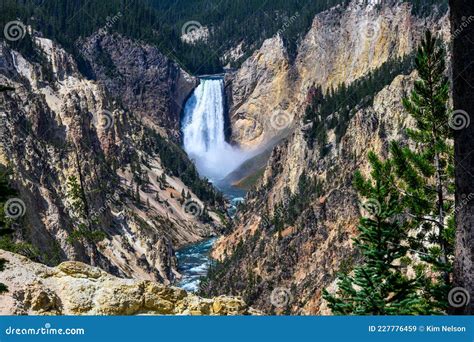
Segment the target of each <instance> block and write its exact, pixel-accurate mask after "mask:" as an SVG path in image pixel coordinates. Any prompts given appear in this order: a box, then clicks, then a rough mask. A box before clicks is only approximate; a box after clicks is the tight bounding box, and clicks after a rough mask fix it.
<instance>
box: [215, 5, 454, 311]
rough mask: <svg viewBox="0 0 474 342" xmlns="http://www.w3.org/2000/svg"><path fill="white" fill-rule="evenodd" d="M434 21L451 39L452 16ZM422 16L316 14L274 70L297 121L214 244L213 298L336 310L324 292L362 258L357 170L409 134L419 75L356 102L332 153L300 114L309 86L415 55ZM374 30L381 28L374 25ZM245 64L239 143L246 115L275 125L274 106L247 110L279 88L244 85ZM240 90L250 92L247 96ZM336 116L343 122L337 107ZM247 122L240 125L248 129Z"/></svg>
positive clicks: (341, 10) (331, 136)
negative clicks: (405, 101) (411, 94)
mask: <svg viewBox="0 0 474 342" xmlns="http://www.w3.org/2000/svg"><path fill="white" fill-rule="evenodd" d="M394 4H395V3H394ZM434 18H435V15H433V17H431V18H428V19H427V21H426V22H427V23H428V25H429V26H431V27H432V28H434V29H435V30H436V31H438V32H442V33H443V34H446V36H448V32H449V30H448V26H447V20H446V16H444V17H443V18H441V19H440V20H439V21H438V20H434ZM424 22H425V20H424V19H420V18H416V17H414V16H412V14H411V9H410V6H409V5H407V4H400V3H398V2H397V4H396V5H392V6H381V7H371V6H368V7H367V6H364V7H359V6H357V5H356V2H353V3H352V4H351V5H349V6H348V7H342V6H339V7H336V8H334V9H332V10H329V11H327V12H324V13H322V14H320V15H318V16H316V18H315V20H314V22H313V27H312V28H311V30H310V32H309V33H308V34H307V35H306V37H305V39H304V40H303V41H302V43H301V45H300V47H299V50H298V55H297V57H296V59H295V62H294V65H291V66H290V67H289V68H287V67H285V68H281V69H279V70H280V74H279V75H277V76H275V78H276V79H285V80H291V86H289V88H287V89H286V90H285V91H286V93H287V94H286V95H285V96H284V97H286V98H287V99H291V100H289V101H290V103H291V104H290V105H289V106H288V107H286V108H287V110H288V111H287V112H284V113H287V114H286V115H287V117H288V118H290V119H291V120H293V121H292V124H291V125H292V129H291V130H290V131H289V134H288V136H287V137H286V138H285V139H284V140H283V141H282V142H281V143H280V144H279V145H278V146H276V147H275V148H274V149H273V152H272V155H271V157H270V159H269V161H268V163H267V166H266V168H265V171H264V175H263V177H262V179H261V181H260V182H259V183H258V184H257V186H256V187H255V188H254V189H253V190H251V191H250V192H249V194H248V196H247V198H246V204H245V206H244V208H243V210H242V211H241V212H240V213H239V214H238V216H237V224H236V227H235V230H234V231H233V232H232V233H231V234H229V235H228V236H225V237H222V238H220V239H219V240H218V242H217V243H216V245H215V246H214V249H213V257H215V258H216V259H217V260H219V263H218V266H217V267H216V270H215V271H214V272H213V273H212V274H211V282H210V285H209V289H208V292H209V293H210V294H213V295H215V294H219V293H227V294H234V295H235V294H239V295H243V296H244V298H245V299H246V300H247V301H249V303H251V304H252V305H255V306H256V307H258V308H260V309H262V310H263V311H265V312H266V313H280V314H281V313H286V314H288V313H292V314H327V313H329V312H328V310H327V308H326V306H325V303H324V302H323V300H322V290H323V289H324V288H331V287H333V286H334V280H335V279H336V272H337V271H338V270H341V269H343V270H350V269H351V268H352V265H353V264H354V263H355V262H357V258H358V256H357V254H356V253H355V252H354V250H353V247H352V238H353V237H354V234H355V232H356V225H357V222H358V217H359V215H360V206H361V201H360V199H359V198H358V196H357V194H356V193H355V192H354V190H353V189H352V186H351V183H352V176H353V174H354V172H355V171H356V170H358V169H359V170H361V171H362V172H363V173H368V172H369V170H368V163H367V158H366V156H367V152H368V151H369V150H373V151H375V152H376V153H379V154H381V155H382V156H384V155H386V154H387V142H388V141H390V140H393V139H397V140H402V141H403V140H404V139H405V133H404V132H405V130H406V127H410V126H411V125H412V122H411V119H410V118H409V117H407V114H406V113H405V111H404V109H403V106H402V104H401V99H402V98H403V97H404V96H405V94H406V93H407V92H408V91H409V90H410V88H411V87H412V84H413V81H414V79H415V75H414V74H406V75H399V76H397V77H394V79H393V80H392V81H391V82H390V83H389V84H388V85H387V86H385V88H383V90H382V91H380V92H379V93H378V94H376V95H375V97H374V100H373V103H371V104H370V105H368V106H362V107H360V108H354V109H353V110H352V114H351V116H350V117H349V118H348V119H347V120H348V122H347V129H346V130H345V131H344V132H343V134H342V136H340V137H339V138H336V134H335V132H334V131H333V130H330V131H328V132H327V135H328V144H327V146H328V147H329V150H328V151H327V152H325V153H322V151H321V150H320V149H317V148H312V147H310V146H309V145H308V143H307V139H306V138H305V132H306V130H307V129H308V127H307V126H306V124H305V123H304V122H303V118H302V117H303V114H304V112H305V108H306V106H307V103H308V102H307V101H308V89H309V88H310V87H311V85H312V84H316V85H320V86H321V87H322V89H323V91H326V90H327V89H328V88H331V87H335V86H336V85H337V84H339V83H342V82H346V83H350V82H352V81H354V80H356V79H359V78H360V77H363V76H364V75H366V74H367V73H369V72H370V71H371V70H374V69H376V68H378V67H379V66H381V65H382V64H383V63H384V62H385V61H387V60H389V59H391V58H394V57H399V56H403V55H405V54H408V53H410V52H411V51H412V49H413V48H414V47H415V46H416V42H417V40H418V39H419V38H420V37H421V36H422V32H423V30H424V29H423V24H424ZM361 26H362V28H361ZM372 26H373V28H374V29H375V31H372V30H369V27H372ZM364 27H365V28H366V29H367V30H365V31H364ZM369 33H370V34H369ZM361 35H362V36H361ZM363 35H366V36H363ZM367 35H368V36H367ZM275 39H276V40H278V38H275ZM271 47H272V48H275V49H278V48H279V45H278V44H276V43H274V44H271ZM265 49H267V51H269V50H268V49H269V47H268V46H265V45H264V46H263V47H262V49H261V50H260V51H259V52H257V53H256V55H254V57H253V58H255V57H256V56H258V54H259V53H260V54H261V53H263V51H264V50H265ZM280 55H281V54H280ZM262 58H263V57H259V59H262ZM259 59H258V60H259ZM252 61H253V60H252V59H250V60H249V61H248V62H249V63H251V62H252ZM283 64H284V63H283V62H282V65H283ZM255 67H256V68H258V64H256V66H255ZM246 68H247V69H248V68H249V66H248V64H244V66H243V68H242V69H241V70H240V71H239V72H238V73H237V74H236V76H235V78H234V83H233V94H234V98H238V99H239V102H237V101H235V102H234V111H233V112H232V113H233V117H232V119H233V120H234V122H235V125H236V127H237V130H236V132H235V133H234V137H235V139H236V140H238V141H239V139H242V137H243V135H239V133H238V132H239V128H238V127H240V126H239V125H238V123H239V121H240V122H241V123H243V122H244V121H243V119H242V118H241V117H245V116H249V117H250V119H248V120H250V121H252V120H253V121H259V122H263V123H262V125H266V123H265V122H271V118H269V117H268V113H269V112H260V111H252V110H251V109H249V108H256V107H257V105H256V103H264V99H263V98H262V96H261V94H264V93H265V92H266V91H268V92H269V93H270V92H271V91H274V88H272V87H271V86H268V82H269V81H271V80H265V79H264V80H262V79H258V78H257V81H254V82H253V83H251V84H253V87H248V88H245V89H248V90H246V91H243V90H242V89H244V88H242V87H240V86H239V81H240V80H242V79H243V78H244V75H245V73H244V70H246ZM270 70H274V68H270ZM255 74H257V73H255V72H253V73H251V75H255ZM259 74H261V75H265V72H264V71H260V73H259ZM290 75H294V76H292V77H290ZM251 79H254V78H253V77H251ZM285 87H286V85H285ZM295 89H297V91H295ZM242 93H244V94H246V95H245V96H243V97H239V95H238V94H242ZM280 96H281V95H280V94H278V96H274V97H271V96H267V98H266V99H272V100H274V99H276V98H279V97H280ZM260 101H261V102H260ZM236 103H239V104H240V105H239V106H236ZM270 103H271V107H272V108H274V107H276V108H280V109H282V110H283V107H282V106H281V103H283V102H281V101H280V100H278V102H277V103H275V102H270ZM250 104H251V105H250ZM262 106H263V104H262ZM239 115H240V117H239ZM331 117H332V118H336V119H338V120H342V118H341V117H340V116H338V113H337V112H336V113H333V114H332V116H331ZM244 126H245V125H243V126H242V129H241V130H240V131H242V130H243V131H246V130H248V128H246V127H244ZM265 135H266V137H264V136H265ZM272 135H273V133H270V131H268V130H267V131H265V130H264V129H262V130H261V134H259V137H260V138H259V139H260V140H261V141H264V140H265V139H268V140H270V139H272ZM241 144H243V145H246V144H248V145H251V141H249V140H245V139H244V140H242V141H241ZM295 203H297V205H296V210H297V212H298V215H297V218H296V219H295V221H294V222H293V223H292V224H287V223H285V224H283V227H280V228H277V227H276V225H275V224H274V220H273V221H272V220H269V218H275V217H280V218H281V217H283V216H285V214H286V213H287V212H288V211H290V210H292V211H294V210H295Z"/></svg>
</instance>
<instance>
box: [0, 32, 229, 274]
mask: <svg viewBox="0 0 474 342" xmlns="http://www.w3.org/2000/svg"><path fill="white" fill-rule="evenodd" d="M34 37H35V38H34V40H35V45H36V51H35V52H34V54H33V56H31V55H30V56H27V55H22V54H21V53H19V52H18V51H15V50H12V49H11V48H9V47H8V46H7V45H6V44H5V43H4V42H0V83H1V84H8V85H10V86H12V87H14V88H15V91H13V92H9V93H4V94H3V95H0V96H2V98H1V99H2V144H1V148H0V162H1V163H2V164H3V165H8V166H10V167H11V168H12V171H13V183H14V186H15V188H16V189H17V190H18V196H17V198H18V202H19V203H20V207H21V214H22V215H19V217H16V218H15V221H14V222H15V227H16V231H15V237H14V240H15V241H16V242H20V241H26V242H29V243H30V244H31V245H32V246H33V248H28V249H27V250H25V251H23V253H24V254H28V255H30V256H31V257H33V258H35V259H37V260H40V261H42V262H44V263H47V264H57V263H58V262H60V261H63V260H78V261H83V262H87V263H90V264H92V265H96V266H100V267H101V268H103V269H104V270H107V271H109V272H112V273H113V274H116V275H120V276H126V277H132V276H133V277H134V278H138V279H149V280H158V281H163V282H166V283H168V282H170V281H173V280H174V279H176V278H177V277H179V274H178V273H177V271H176V259H175V256H174V249H175V248H177V247H179V246H182V245H185V244H187V243H191V242H195V241H199V240H201V239H202V238H203V237H207V236H211V235H213V234H215V232H216V229H219V225H220V221H219V219H218V217H217V215H216V214H214V213H212V212H211V213H210V215H209V218H208V219H206V222H207V223H203V220H202V219H201V218H200V217H199V215H193V213H198V214H200V213H202V209H203V207H204V204H205V203H204V202H203V201H201V200H200V199H199V198H198V196H197V195H195V193H194V192H193V190H194V189H197V190H199V191H200V192H201V193H207V194H208V195H209V194H210V195H209V196H207V197H210V198H211V197H213V196H214V194H213V190H212V188H211V187H210V186H208V185H206V184H204V183H202V182H200V181H199V180H198V178H197V173H196V171H195V169H194V167H193V166H192V164H191V163H190V161H189V160H188V159H187V157H186V156H185V154H184V153H183V152H182V151H181V150H180V148H179V147H178V146H176V145H175V144H174V143H173V142H172V141H171V140H170V139H168V138H166V135H169V136H173V134H174V133H173V132H176V130H177V122H179V119H178V118H179V109H178V107H179V106H180V105H181V104H182V103H181V101H183V100H184V98H185V97H186V96H187V94H188V93H189V91H190V90H191V89H192V87H193V86H194V84H195V80H194V79H192V78H191V77H189V76H188V75H186V73H184V72H183V71H181V70H180V69H179V68H178V67H177V66H176V65H175V64H173V63H172V62H171V61H170V60H169V59H167V58H166V57H165V56H163V55H161V54H160V53H159V52H158V51H157V50H156V49H152V48H150V47H148V46H146V45H140V44H138V43H132V42H130V41H129V40H127V39H122V38H121V37H119V36H113V37H105V36H99V37H100V38H98V37H95V38H94V39H95V40H94V39H93V40H92V41H91V42H92V43H91V44H96V45H94V46H95V49H97V51H102V53H103V54H102V55H100V56H98V55H95V54H93V53H92V52H91V51H92V50H88V49H84V51H85V52H84V56H85V58H87V59H89V62H90V64H91V65H92V66H93V70H94V73H95V76H96V80H90V79H86V78H85V77H84V76H83V75H82V74H81V73H79V72H78V67H77V64H76V61H75V59H74V58H73V57H72V56H71V55H69V54H68V53H66V52H65V51H64V50H63V49H62V48H61V47H60V46H58V45H57V44H55V43H53V42H52V41H50V40H48V39H45V38H42V37H40V36H37V35H36V34H35V35H34ZM91 39H92V38H91ZM91 49H92V47H91ZM127 49H130V51H129V52H130V56H129V57H126V56H123V55H121V54H122V53H124V51H125V50H127ZM104 54H107V56H108V57H104ZM145 56H146V58H145ZM103 58H105V59H111V60H112V61H113V63H112V64H110V65H109V64H107V65H108V66H109V67H110V68H112V70H109V71H107V70H105V68H106V67H105V66H104V64H103ZM147 58H148V59H147ZM38 59H40V60H41V63H40V62H38ZM127 70H128V71H127ZM127 72H128V73H127ZM176 94H179V96H175V95H176ZM172 99H175V102H173V100H172ZM160 133H161V134H160ZM176 169H178V173H179V172H181V174H180V175H179V176H186V177H187V178H186V179H187V182H188V184H185V183H183V181H182V180H181V179H180V178H179V177H178V174H177V170H176ZM71 177H75V179H76V185H77V187H79V189H80V191H79V193H80V195H77V194H76V195H74V194H73V190H72V187H71ZM183 191H184V192H185V193H186V194H188V192H189V195H188V196H186V198H182V196H181V194H182V193H183ZM187 205H188V206H190V207H191V208H187ZM206 205H208V206H209V207H213V208H216V205H218V203H217V202H216V201H215V199H213V198H211V199H210V202H209V203H206ZM188 209H191V210H188ZM97 232H99V234H97ZM99 237H100V238H99ZM99 240H100V241H99Z"/></svg>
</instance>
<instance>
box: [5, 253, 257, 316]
mask: <svg viewBox="0 0 474 342" xmlns="http://www.w3.org/2000/svg"><path fill="white" fill-rule="evenodd" d="M0 258H2V259H5V260H7V263H6V269H5V271H3V272H0V282H1V283H4V284H6V285H7V286H8V292H7V293H5V294H2V295H0V315H25V314H26V315H137V314H150V315H248V314H258V312H257V311H255V310H253V309H251V308H249V307H248V306H247V305H246V304H245V303H244V301H243V300H242V299H241V298H239V297H227V296H220V297H216V298H211V299H206V298H201V297H198V296H196V295H194V294H191V293H188V292H186V291H184V290H182V289H179V288H177V287H170V286H165V285H162V284H159V283H155V282H151V281H142V280H136V279H123V278H118V277H115V276H113V275H110V274H108V273H106V272H104V271H102V270H100V269H99V268H96V267H92V266H89V265H86V264H84V263H81V262H75V261H67V262H63V263H62V264H60V265H58V266H57V267H48V266H45V265H42V264H38V263H35V262H33V261H31V260H29V259H27V258H25V257H23V256H20V255H18V254H14V253H10V252H6V251H3V250H0Z"/></svg>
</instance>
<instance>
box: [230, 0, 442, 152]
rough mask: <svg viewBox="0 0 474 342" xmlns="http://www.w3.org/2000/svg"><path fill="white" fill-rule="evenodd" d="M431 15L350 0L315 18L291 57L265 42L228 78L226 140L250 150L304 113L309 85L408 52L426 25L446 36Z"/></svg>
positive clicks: (394, 4) (277, 43) (359, 72)
mask: <svg viewBox="0 0 474 342" xmlns="http://www.w3.org/2000/svg"><path fill="white" fill-rule="evenodd" d="M438 17H439V13H437V12H436V10H435V12H434V13H433V14H432V15H431V16H430V17H428V18H419V17H416V16H414V15H413V14H412V10H411V5H410V4H409V3H408V2H402V1H397V0H390V1H384V2H383V4H380V5H370V4H369V5H368V4H367V2H365V1H352V2H350V3H349V4H348V5H339V6H336V7H334V8H332V9H330V10H328V11H325V12H322V13H320V14H318V15H316V16H315V18H314V20H313V23H312V26H311V28H310V30H309V32H308V33H307V34H306V35H305V36H304V38H303V39H302V41H301V42H300V44H299V45H298V50H297V55H296V58H295V59H294V61H293V60H290V59H289V58H288V55H287V53H286V47H285V45H284V43H283V41H282V39H281V38H280V37H279V36H277V37H274V38H271V39H268V40H266V41H265V42H264V43H263V45H262V47H261V48H260V49H259V50H258V51H256V52H255V53H254V54H253V55H252V56H251V57H250V58H249V59H247V60H246V61H245V62H244V63H243V64H242V66H241V68H240V69H239V70H238V71H237V72H236V73H234V74H230V75H228V82H229V84H231V86H229V88H228V89H231V96H230V98H231V99H232V101H231V103H232V105H231V108H230V115H231V116H230V117H231V121H232V138H233V140H234V141H235V142H236V143H237V144H238V145H240V146H242V147H244V148H252V147H255V146H259V145H261V144H265V143H268V142H269V141H272V140H274V139H280V138H281V137H284V136H285V135H287V134H288V132H289V131H291V130H288V128H289V127H292V126H294V124H295V122H294V119H295V118H300V117H301V116H302V115H303V114H304V107H305V102H306V100H307V94H308V90H309V89H310V87H311V86H312V85H316V86H318V85H319V86H321V87H322V88H323V89H324V91H326V90H328V89H330V88H331V87H334V88H336V87H337V86H338V85H340V84H342V83H345V84H346V85H347V84H349V83H351V82H353V81H354V80H356V79H359V78H360V77H362V76H365V75H367V74H368V73H369V72H370V71H371V70H374V69H376V68H378V67H380V66H381V65H382V64H383V63H384V62H386V61H387V60H390V59H393V58H396V57H402V56H405V55H407V54H409V53H410V52H411V51H413V49H414V48H415V47H416V46H417V43H418V41H419V38H420V37H421V36H422V34H423V31H424V30H425V29H426V28H427V27H430V28H432V29H433V30H434V31H435V32H440V33H441V34H442V36H443V37H444V38H446V39H447V37H449V29H448V27H449V26H448V25H447V16H444V17H443V19H442V20H438Z"/></svg>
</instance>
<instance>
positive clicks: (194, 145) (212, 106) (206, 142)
mask: <svg viewBox="0 0 474 342" xmlns="http://www.w3.org/2000/svg"><path fill="white" fill-rule="evenodd" d="M223 93H224V81H223V79H221V78H204V79H201V83H200V84H199V86H198V87H197V88H196V89H195V90H194V93H193V94H192V95H191V97H190V99H189V100H188V101H187V103H186V106H185V108H184V119H183V124H182V132H183V137H184V150H185V151H186V152H187V153H188V155H189V157H190V158H191V159H193V160H194V162H195V164H196V167H197V168H198V171H199V173H200V174H201V175H203V176H205V177H208V178H209V179H210V180H212V181H219V180H221V179H223V178H224V177H225V176H226V175H228V174H229V173H230V172H232V171H233V170H235V169H236V168H237V167H238V166H239V165H240V164H242V163H243V162H244V161H245V160H246V159H248V158H249V157H250V153H249V152H245V151H241V150H240V149H238V148H235V147H233V146H231V145H230V144H229V143H227V142H226V141H225V132H224V129H225V120H224V99H223V96H224V95H223Z"/></svg>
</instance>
